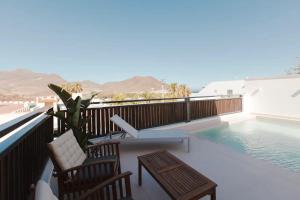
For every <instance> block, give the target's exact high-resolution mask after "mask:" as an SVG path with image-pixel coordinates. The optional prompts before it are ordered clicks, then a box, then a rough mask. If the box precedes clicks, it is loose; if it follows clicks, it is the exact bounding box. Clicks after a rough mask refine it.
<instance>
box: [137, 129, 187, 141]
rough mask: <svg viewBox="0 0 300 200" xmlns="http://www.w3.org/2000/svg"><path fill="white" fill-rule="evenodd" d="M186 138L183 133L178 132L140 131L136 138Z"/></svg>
mask: <svg viewBox="0 0 300 200" xmlns="http://www.w3.org/2000/svg"><path fill="white" fill-rule="evenodd" d="M185 137H188V136H187V135H185V133H184V131H180V130H153V129H152V130H147V129H146V130H141V131H139V133H138V138H140V139H146V138H149V139H150V138H185Z"/></svg>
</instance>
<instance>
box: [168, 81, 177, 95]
mask: <svg viewBox="0 0 300 200" xmlns="http://www.w3.org/2000/svg"><path fill="white" fill-rule="evenodd" d="M177 89H178V84H177V83H171V84H170V85H169V87H168V91H169V93H170V95H171V97H177V95H178V93H177V91H178V90H177Z"/></svg>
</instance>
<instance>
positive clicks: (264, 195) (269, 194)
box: [121, 135, 300, 200]
mask: <svg viewBox="0 0 300 200" xmlns="http://www.w3.org/2000/svg"><path fill="white" fill-rule="evenodd" d="M163 148H166V149H168V150H169V151H170V152H172V153H173V154H175V155H176V156H177V157H179V158H180V159H182V160H183V161H185V162H186V163H188V164H189V165H191V166H192V167H193V168H195V169H196V170H198V171H199V172H201V173H203V174H204V175H206V176H207V177H209V178H210V179H212V180H213V181H215V182H216V183H217V184H218V187H217V199H218V200H254V199H255V200H260V199H262V200H268V199H272V200H285V199H300V190H299V186H300V174H297V173H293V172H291V171H289V170H287V169H284V168H280V167H277V166H275V165H273V164H270V163H268V162H266V161H261V160H257V159H255V158H252V157H251V156H249V155H245V154H240V153H237V152H234V151H232V150H231V149H228V148H227V147H225V146H222V145H219V144H214V143H211V142H210V141H207V140H203V139H199V138H197V137H195V136H194V135H191V148H190V153H185V152H184V148H182V147H180V145H173V144H172V145H170V144H167V145H157V144H148V145H146V144H142V145H132V144H131V145H129V144H127V145H121V163H122V171H127V170H129V171H131V172H133V175H132V177H131V181H132V190H133V194H134V197H135V199H138V200H139V199H141V200H164V199H169V197H168V195H167V194H166V193H165V192H164V191H163V190H162V189H161V187H160V186H159V185H158V184H157V183H156V181H155V180H154V179H153V178H152V177H151V176H150V175H149V174H148V173H147V172H146V171H145V170H143V185H142V186H141V187H139V186H138V185H137V156H138V155H142V154H145V153H149V152H151V151H155V150H158V149H163ZM203 199H204V200H206V199H209V198H208V197H205V198H203Z"/></svg>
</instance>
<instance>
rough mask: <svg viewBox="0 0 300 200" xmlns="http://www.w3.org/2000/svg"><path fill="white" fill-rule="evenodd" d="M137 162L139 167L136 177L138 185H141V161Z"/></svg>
mask: <svg viewBox="0 0 300 200" xmlns="http://www.w3.org/2000/svg"><path fill="white" fill-rule="evenodd" d="M138 163H139V164H138V165H139V169H138V171H139V172H138V173H139V174H138V179H139V186H141V185H142V163H141V162H140V161H139V162H138Z"/></svg>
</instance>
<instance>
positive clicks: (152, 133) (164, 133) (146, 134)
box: [110, 115, 187, 139]
mask: <svg viewBox="0 0 300 200" xmlns="http://www.w3.org/2000/svg"><path fill="white" fill-rule="evenodd" d="M110 119H111V121H113V122H114V123H115V124H116V125H118V126H119V127H120V128H122V129H123V130H124V131H125V132H126V133H128V134H130V135H131V136H133V137H135V138H139V139H146V138H148V139H150V138H152V139H153V138H186V137H187V136H186V135H185V134H184V132H183V131H179V130H153V129H151V130H147V129H146V130H141V131H138V130H136V129H135V128H133V127H132V126H131V125H130V124H128V123H127V122H126V121H125V120H123V119H122V118H121V117H119V116H118V115H114V116H113V117H111V118H110Z"/></svg>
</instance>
